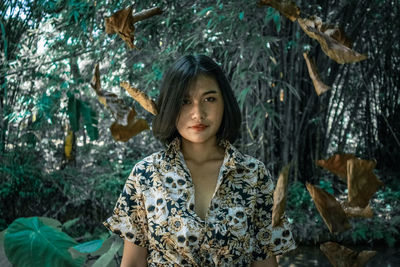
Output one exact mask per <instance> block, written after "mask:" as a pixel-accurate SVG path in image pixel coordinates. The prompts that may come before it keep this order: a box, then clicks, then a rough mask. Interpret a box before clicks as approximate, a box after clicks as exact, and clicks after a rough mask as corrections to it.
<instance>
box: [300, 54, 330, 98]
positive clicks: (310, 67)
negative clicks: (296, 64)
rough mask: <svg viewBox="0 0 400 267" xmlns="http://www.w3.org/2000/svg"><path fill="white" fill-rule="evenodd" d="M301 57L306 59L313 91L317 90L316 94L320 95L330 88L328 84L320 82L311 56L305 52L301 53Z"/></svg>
mask: <svg viewBox="0 0 400 267" xmlns="http://www.w3.org/2000/svg"><path fill="white" fill-rule="evenodd" d="M303 57H304V59H305V60H306V63H307V69H308V74H309V75H310V78H311V80H312V82H313V84H314V88H315V92H317V95H321V94H323V93H325V92H326V91H328V90H329V89H331V88H330V87H329V86H328V85H326V84H325V83H324V82H322V80H321V78H320V76H319V73H318V69H317V66H316V65H315V62H314V60H313V59H312V58H309V57H308V54H307V53H303Z"/></svg>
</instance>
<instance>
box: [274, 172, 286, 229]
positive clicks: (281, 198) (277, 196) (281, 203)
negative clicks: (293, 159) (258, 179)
mask: <svg viewBox="0 0 400 267" xmlns="http://www.w3.org/2000/svg"><path fill="white" fill-rule="evenodd" d="M289 170H290V164H287V165H286V166H285V167H283V168H282V170H281V172H280V173H279V178H278V182H277V183H276V187H275V191H274V206H273V208H272V227H275V226H278V225H280V224H281V219H282V216H283V214H284V213H285V208H286V195H287V184H288V176H289Z"/></svg>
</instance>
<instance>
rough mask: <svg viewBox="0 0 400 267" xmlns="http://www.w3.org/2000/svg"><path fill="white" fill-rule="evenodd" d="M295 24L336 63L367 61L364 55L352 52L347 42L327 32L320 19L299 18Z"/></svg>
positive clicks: (314, 17)
mask: <svg viewBox="0 0 400 267" xmlns="http://www.w3.org/2000/svg"><path fill="white" fill-rule="evenodd" d="M297 22H298V23H299V25H300V27H301V28H302V29H303V31H304V32H305V33H306V34H307V35H308V36H310V37H311V38H312V39H315V40H317V41H318V43H319V44H320V45H321V48H322V51H324V53H325V54H326V55H327V56H328V57H330V58H331V59H333V60H334V61H336V62H337V63H339V64H344V63H354V62H358V61H361V60H364V59H367V56H366V55H364V54H359V53H357V52H356V51H354V50H352V49H351V48H350V47H351V45H350V47H349V46H348V45H349V43H348V42H349V41H347V40H345V39H344V38H342V39H341V38H340V37H337V35H340V34H334V31H333V32H332V31H328V30H327V29H325V28H324V27H322V25H323V24H322V22H320V18H318V17H316V16H313V17H310V18H308V19H302V18H299V19H298V20H297ZM326 28H327V27H326ZM324 29H325V30H326V33H325V32H323V31H322V30H324ZM333 36H335V37H333ZM335 38H337V39H335ZM342 42H343V43H342Z"/></svg>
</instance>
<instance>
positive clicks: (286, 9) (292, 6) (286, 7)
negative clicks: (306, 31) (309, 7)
mask: <svg viewBox="0 0 400 267" xmlns="http://www.w3.org/2000/svg"><path fill="white" fill-rule="evenodd" d="M258 5H263V6H270V7H273V8H275V9H276V10H278V11H279V13H281V14H282V15H284V16H285V17H287V18H288V19H290V20H291V21H295V20H296V19H297V18H298V17H299V16H300V8H299V7H298V6H297V5H296V3H295V2H293V1H290V0H281V1H279V0H260V2H258Z"/></svg>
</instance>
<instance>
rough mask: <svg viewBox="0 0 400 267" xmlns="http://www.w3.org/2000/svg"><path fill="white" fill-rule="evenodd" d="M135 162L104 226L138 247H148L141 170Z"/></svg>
mask: <svg viewBox="0 0 400 267" xmlns="http://www.w3.org/2000/svg"><path fill="white" fill-rule="evenodd" d="M140 169H141V168H140V165H139V164H137V165H136V166H135V167H134V168H133V170H132V172H131V174H130V175H129V177H128V179H127V181H126V183H125V185H124V188H123V191H122V193H121V194H120V196H119V198H118V200H117V203H116V205H115V208H114V211H113V215H112V216H111V217H109V218H108V219H107V220H106V221H104V222H103V224H104V226H105V227H106V228H107V229H109V230H110V231H112V232H113V233H115V234H117V235H119V236H120V237H122V238H123V239H125V240H128V241H130V242H132V243H134V244H135V245H138V246H140V247H148V237H147V232H148V224H147V218H146V210H145V206H144V201H143V195H142V192H141V190H140V184H139V178H140V176H141V175H142V173H143V171H142V170H140Z"/></svg>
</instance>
